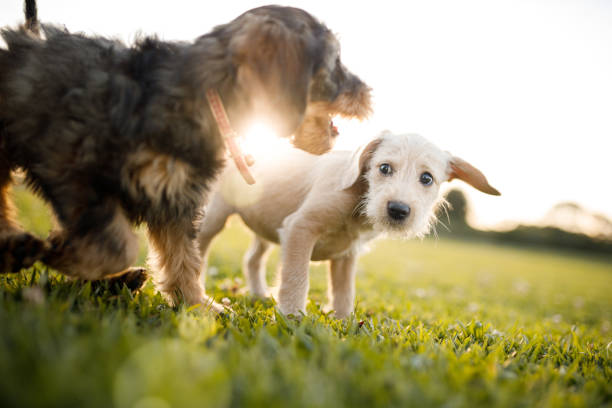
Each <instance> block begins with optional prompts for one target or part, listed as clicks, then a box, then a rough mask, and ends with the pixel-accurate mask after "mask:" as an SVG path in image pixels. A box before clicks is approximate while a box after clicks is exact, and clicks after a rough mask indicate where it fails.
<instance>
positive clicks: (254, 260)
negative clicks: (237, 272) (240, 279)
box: [242, 235, 272, 297]
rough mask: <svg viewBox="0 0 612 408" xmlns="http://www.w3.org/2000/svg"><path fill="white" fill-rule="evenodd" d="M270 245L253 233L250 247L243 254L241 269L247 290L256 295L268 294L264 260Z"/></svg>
mask: <svg viewBox="0 0 612 408" xmlns="http://www.w3.org/2000/svg"><path fill="white" fill-rule="evenodd" d="M271 247H272V245H271V244H270V243H269V242H268V241H266V240H264V239H263V238H261V237H260V236H258V235H255V237H254V239H253V243H252V244H251V247H250V248H249V250H248V251H247V252H246V254H245V255H244V260H243V263H242V270H243V271H244V274H245V277H246V280H247V285H248V287H249V292H250V293H251V294H252V295H254V296H258V297H266V296H268V285H267V284H266V261H267V260H268V255H269V253H270V248H271Z"/></svg>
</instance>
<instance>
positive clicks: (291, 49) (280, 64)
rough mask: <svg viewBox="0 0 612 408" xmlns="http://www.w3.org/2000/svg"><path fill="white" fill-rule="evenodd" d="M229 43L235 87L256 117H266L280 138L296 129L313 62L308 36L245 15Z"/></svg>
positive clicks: (265, 18) (266, 19)
mask: <svg viewBox="0 0 612 408" xmlns="http://www.w3.org/2000/svg"><path fill="white" fill-rule="evenodd" d="M244 18H245V20H244V21H243V22H242V27H241V28H240V31H239V32H238V34H237V35H236V36H235V37H234V38H233V39H232V40H231V43H230V50H231V52H232V59H233V61H234V65H235V66H236V80H237V84H238V86H239V87H240V88H241V89H242V90H243V91H244V92H245V93H246V94H247V97H248V98H249V99H250V101H251V104H252V107H253V109H254V110H255V111H256V114H261V115H264V116H266V117H267V118H268V119H269V121H270V124H271V125H273V126H274V127H276V130H277V131H278V133H279V135H280V136H285V137H286V136H290V135H291V134H292V133H293V132H294V131H295V130H296V128H297V127H298V126H299V125H300V123H301V122H302V119H303V115H304V112H305V110H306V104H307V102H308V88H309V85H310V81H311V77H312V72H313V69H314V68H313V65H314V58H313V57H312V55H310V54H311V53H312V48H313V47H312V46H310V44H311V43H312V42H313V41H314V39H313V38H312V35H310V34H309V33H308V32H307V30H304V31H305V32H304V34H303V35H299V34H298V33H297V30H292V29H289V28H288V27H286V26H285V25H284V24H283V22H282V21H279V20H276V19H274V18H271V17H269V16H265V15H256V14H250V15H245V17H244Z"/></svg>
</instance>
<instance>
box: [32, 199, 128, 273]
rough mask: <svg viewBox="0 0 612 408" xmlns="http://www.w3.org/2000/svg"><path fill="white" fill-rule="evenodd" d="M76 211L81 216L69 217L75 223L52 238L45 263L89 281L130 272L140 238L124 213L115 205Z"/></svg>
mask: <svg viewBox="0 0 612 408" xmlns="http://www.w3.org/2000/svg"><path fill="white" fill-rule="evenodd" d="M64 204H66V202H64ZM66 207H68V206H66ZM75 208H76V211H78V212H79V216H78V217H76V216H75V217H68V219H69V220H75V223H74V224H69V225H63V227H64V230H62V231H60V232H59V233H57V234H55V235H54V236H52V237H51V238H50V243H51V248H50V249H49V251H48V252H47V254H46V255H45V257H44V258H43V261H44V262H45V263H46V264H47V265H49V266H51V267H53V268H56V269H58V270H60V271H61V272H63V273H65V274H66V275H69V276H74V277H78V278H82V279H87V280H96V279H101V278H103V277H106V276H109V275H119V274H122V273H125V272H127V271H129V269H128V268H129V266H130V265H131V264H132V263H133V262H134V261H135V260H136V257H137V255H138V238H137V237H136V234H134V232H133V231H132V228H131V224H130V221H129V220H128V219H127V217H126V216H125V214H124V212H123V210H122V209H121V208H120V207H119V206H118V205H117V204H116V203H114V202H112V201H107V202H105V203H101V204H99V205H95V206H92V207H88V208H87V209H83V208H82V206H75Z"/></svg>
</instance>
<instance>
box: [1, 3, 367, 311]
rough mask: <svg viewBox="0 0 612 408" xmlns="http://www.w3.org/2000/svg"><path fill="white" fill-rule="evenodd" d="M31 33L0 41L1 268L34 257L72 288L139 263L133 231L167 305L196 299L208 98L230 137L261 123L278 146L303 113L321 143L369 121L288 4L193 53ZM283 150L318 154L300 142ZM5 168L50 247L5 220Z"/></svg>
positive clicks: (332, 50)
mask: <svg viewBox="0 0 612 408" xmlns="http://www.w3.org/2000/svg"><path fill="white" fill-rule="evenodd" d="M28 3H33V2H28ZM30 17H31V16H30ZM30 17H28V18H29V20H28V27H36V26H38V24H37V22H36V21H32V20H31V18H30ZM34 18H35V9H34ZM42 34H43V35H42V37H41V36H37V35H35V34H34V33H33V32H32V31H31V30H28V29H27V28H25V27H22V28H20V29H10V28H5V29H3V30H2V31H1V35H2V38H3V39H4V41H5V42H6V44H7V48H6V49H0V192H1V194H0V254H1V257H0V272H17V271H19V270H20V269H22V268H25V267H29V266H30V265H32V263H33V262H35V261H37V260H41V261H43V262H45V263H46V264H48V265H49V266H51V267H53V268H57V269H58V270H60V271H61V272H63V273H65V274H67V275H69V276H74V277H79V278H84V279H92V280H93V279H100V278H102V277H108V276H112V275H116V274H121V273H124V272H125V271H127V270H128V268H129V266H130V265H131V264H132V263H133V262H134V260H135V258H136V254H137V241H136V236H135V235H134V233H133V232H132V225H133V224H134V223H140V222H145V223H146V224H147V227H148V232H149V237H150V240H151V243H152V248H153V255H152V256H151V259H152V261H153V266H154V268H155V269H156V271H157V273H158V275H157V284H158V287H159V289H160V290H161V291H162V292H163V293H164V294H166V295H168V297H169V299H170V300H171V301H172V302H176V301H177V300H178V299H180V298H184V299H185V301H186V302H188V303H190V304H196V303H207V302H209V299H208V298H207V297H206V296H205V295H204V291H203V288H202V287H200V286H199V285H198V284H197V282H194V277H196V276H197V275H198V274H199V270H200V257H199V254H198V251H197V247H196V243H195V241H194V238H195V234H196V229H195V226H194V221H195V220H196V217H197V216H198V213H199V211H201V208H202V206H203V203H204V197H205V196H206V192H207V190H208V188H209V184H210V183H211V181H212V180H213V179H214V177H215V176H216V174H217V173H218V171H219V170H220V169H221V168H222V166H223V163H224V153H225V146H224V142H223V140H222V138H221V136H220V135H219V132H218V129H217V126H216V124H215V122H214V120H213V118H212V115H211V112H210V109H209V106H208V104H207V102H206V98H205V92H206V90H207V89H210V88H213V89H215V90H216V91H217V92H218V93H219V95H220V97H221V99H222V101H223V103H224V105H225V108H226V110H227V113H228V116H229V119H230V121H231V123H232V125H233V126H234V128H236V130H237V131H238V132H240V131H242V130H244V129H245V128H246V127H247V126H248V125H249V124H250V122H251V121H253V120H254V119H256V118H257V119H259V118H260V117H263V118H267V121H268V123H269V124H272V125H274V126H275V128H276V130H277V133H278V134H279V135H282V136H290V135H291V134H292V133H293V132H294V131H295V130H296V129H299V128H300V125H301V124H302V123H303V119H304V115H305V114H306V115H308V114H309V112H312V117H310V118H309V117H307V121H308V122H307V123H311V122H312V123H315V122H316V123H318V126H319V127H320V129H319V133H325V132H328V131H329V127H330V125H329V120H330V117H331V115H335V114H341V115H346V116H351V117H363V116H365V115H367V114H368V113H369V111H370V100H369V88H368V87H367V86H366V85H365V84H364V83H363V82H362V81H361V80H360V79H359V78H357V77H356V76H355V75H353V74H352V73H350V72H349V71H348V70H347V69H346V68H345V67H344V66H343V65H342V63H341V61H340V58H339V46H338V42H337V40H336V38H335V37H334V36H333V34H332V33H331V32H330V31H329V29H327V28H326V27H325V26H324V25H322V24H321V23H319V22H318V21H317V20H316V19H314V18H313V17H312V16H311V15H309V14H308V13H306V12H305V11H303V10H300V9H296V8H290V7H278V6H267V7H260V8H256V9H253V10H251V11H248V12H246V13H245V14H243V15H241V16H239V17H238V18H236V19H235V20H234V21H232V22H230V23H228V24H225V25H221V26H218V27H216V28H215V29H214V30H213V31H211V32H210V33H208V34H205V35H203V36H201V37H199V38H198V39H196V40H195V41H194V42H193V43H171V42H163V41H159V40H157V39H155V38H144V39H141V40H139V41H137V43H136V44H135V45H134V46H132V47H127V46H125V45H124V44H122V43H121V42H119V41H115V40H109V39H106V38H102V37H88V36H84V35H81V34H72V33H69V32H67V31H66V30H64V29H60V28H57V27H54V26H49V25H42ZM314 106H316V108H317V109H315V110H313V109H312V107H314ZM321 118H325V119H326V120H327V121H325V122H321V121H320V120H319V119H321ZM315 119H316V120H315ZM309 132H312V130H309ZM295 141H296V143H295V144H296V145H297V146H298V147H304V148H307V149H310V150H313V149H315V148H316V150H317V151H318V152H322V151H324V150H326V149H328V148H329V143H328V142H327V141H325V140H322V141H321V142H320V143H319V142H316V141H315V142H313V144H311V142H310V141H309V140H308V137H306V138H304V137H302V135H300V134H299V132H298V134H297V135H296V138H295ZM301 144H303V146H301ZM16 169H21V170H23V171H24V173H25V175H26V180H27V183H28V184H29V185H30V186H31V187H32V189H33V190H35V191H36V192H38V193H39V194H40V195H41V196H42V197H43V198H44V199H45V200H47V201H48V202H49V203H50V204H51V205H52V207H53V210H54V212H55V214H56V216H57V219H58V221H59V225H60V230H59V231H57V232H55V233H54V234H53V235H52V236H51V237H50V238H49V239H48V240H40V239H38V238H36V237H34V236H33V235H31V234H29V233H26V232H23V231H21V230H20V229H19V227H18V226H17V225H16V223H15V222H14V221H13V219H14V218H13V209H12V205H11V202H10V199H9V193H8V192H9V185H10V183H11V171H13V170H16ZM215 308H218V307H217V306H216V305H215Z"/></svg>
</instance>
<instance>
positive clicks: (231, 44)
mask: <svg viewBox="0 0 612 408" xmlns="http://www.w3.org/2000/svg"><path fill="white" fill-rule="evenodd" d="M217 30H221V31H222V32H227V35H225V38H226V40H227V42H228V43H227V49H228V51H229V56H230V57H231V58H232V63H233V66H234V67H235V72H234V74H235V80H236V81H235V86H236V93H237V96H238V97H239V98H243V100H245V101H248V108H247V109H248V110H249V114H247V115H241V116H245V117H244V118H239V119H238V120H240V121H242V122H244V121H248V120H250V119H252V118H253V117H261V118H265V121H266V122H267V124H268V125H270V126H271V127H273V128H274V129H275V130H276V132H277V133H278V134H279V135H280V136H283V137H289V136H291V135H294V139H293V143H294V144H295V145H296V147H299V148H302V149H304V150H307V151H310V152H312V153H318V154H320V153H323V152H325V151H327V150H329V149H330V148H331V147H332V146H333V142H334V138H335V136H336V132H335V129H334V127H333V125H332V124H331V117H332V116H334V115H341V116H344V117H350V118H359V119H362V118H365V117H366V116H367V115H369V113H370V111H371V105H370V88H369V87H368V86H367V85H366V84H365V83H364V82H363V81H361V80H360V79H359V78H358V77H357V76H356V75H354V74H352V73H351V72H350V71H348V70H347V69H346V67H345V66H344V65H343V64H342V62H341V60H340V45H339V43H338V40H337V39H336V37H335V36H334V35H333V33H332V32H331V31H330V30H329V29H328V28H327V27H326V26H325V25H323V24H322V23H320V22H318V21H317V20H316V19H315V18H314V17H313V16H311V15H310V14H308V13H307V12H305V11H304V10H300V9H297V8H292V7H280V6H265V7H259V8H256V9H253V10H250V11H248V12H246V13H244V14H243V15H241V16H239V17H238V18H237V19H235V20H234V21H232V22H231V23H229V24H227V25H225V26H221V27H218V28H217ZM221 37H223V35H222V36H221ZM243 113H244V112H243ZM237 126H239V125H237Z"/></svg>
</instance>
